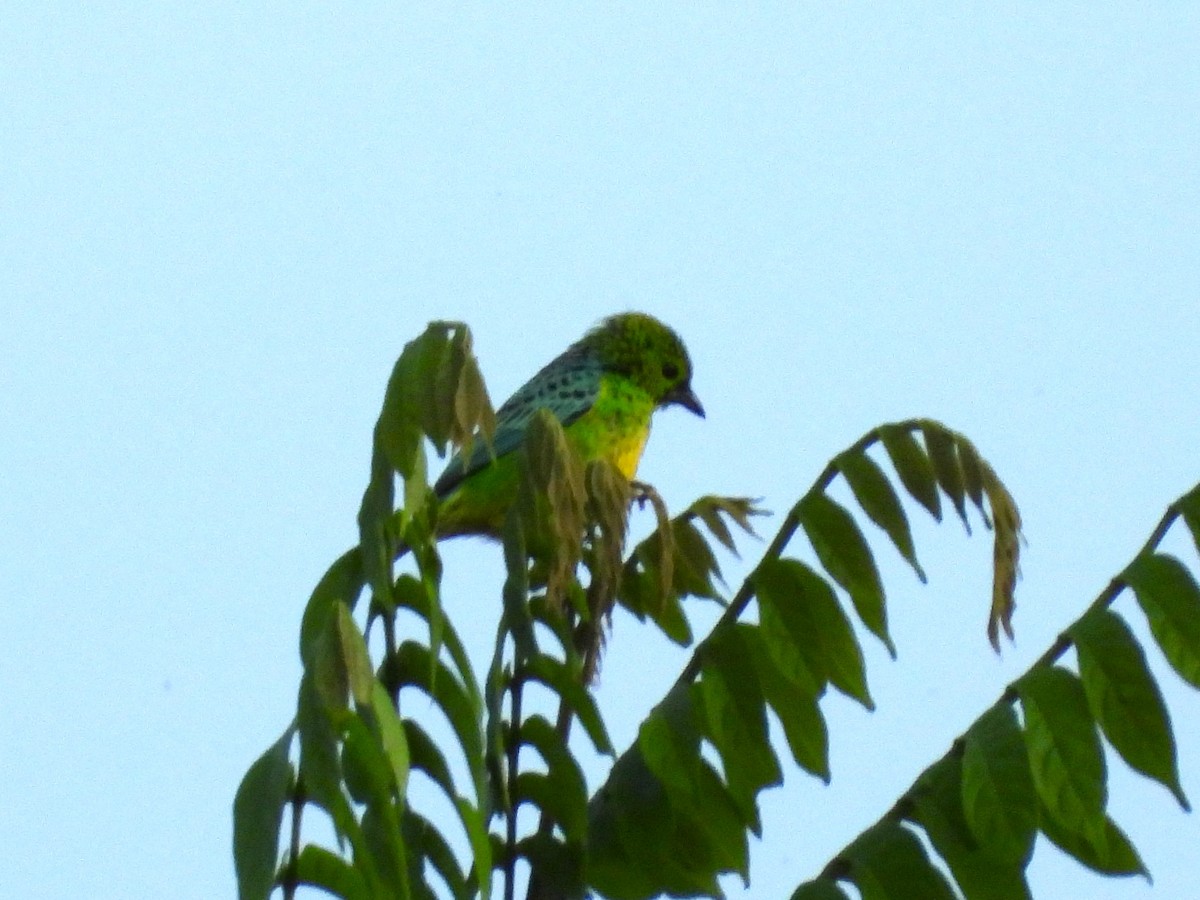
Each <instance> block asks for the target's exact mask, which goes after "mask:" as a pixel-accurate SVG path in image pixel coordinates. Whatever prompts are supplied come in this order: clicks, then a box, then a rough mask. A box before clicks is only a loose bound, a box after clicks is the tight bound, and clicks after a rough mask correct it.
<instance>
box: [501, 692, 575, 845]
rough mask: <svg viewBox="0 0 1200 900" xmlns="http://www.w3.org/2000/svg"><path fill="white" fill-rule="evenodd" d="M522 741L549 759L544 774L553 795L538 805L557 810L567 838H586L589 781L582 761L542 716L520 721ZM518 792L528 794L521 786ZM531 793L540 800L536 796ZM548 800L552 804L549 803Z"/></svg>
mask: <svg viewBox="0 0 1200 900" xmlns="http://www.w3.org/2000/svg"><path fill="white" fill-rule="evenodd" d="M521 741H522V743H525V744H529V745H530V746H532V747H534V748H536V749H537V751H538V753H539V754H540V755H541V757H542V760H543V761H544V762H545V763H546V775H545V776H544V777H545V780H546V786H547V788H548V789H549V791H550V793H551V794H552V795H553V796H552V798H551V799H550V800H549V801H542V802H539V804H538V805H539V806H541V807H542V808H543V809H550V810H551V811H552V812H553V813H554V815H555V821H556V822H557V823H558V824H559V825H560V826H561V827H562V829H563V833H564V834H565V835H566V836H567V838H568V840H578V841H583V840H584V839H585V838H586V836H587V782H586V781H585V780H584V777H583V771H582V770H581V769H580V768H579V763H578V762H576V760H575V757H574V756H572V755H571V753H570V751H569V750H568V749H567V746H566V744H565V743H563V739H562V738H561V737H560V736H559V735H558V733H557V732H556V731H555V730H554V726H552V725H551V724H550V723H549V722H548V721H546V719H545V718H543V717H542V716H537V715H535V716H530V717H529V718H528V719H526V720H525V721H524V722H522V723H521ZM522 774H529V773H522ZM519 778H520V776H518V779H519ZM516 795H517V797H518V798H520V797H522V796H525V795H523V794H522V793H521V790H520V788H519V787H518V789H517V792H516ZM529 796H530V799H534V800H535V801H536V800H537V797H535V796H533V795H529ZM548 802H549V803H550V804H551V805H549V806H547V803H548Z"/></svg>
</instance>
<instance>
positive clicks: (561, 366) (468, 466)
mask: <svg viewBox="0 0 1200 900" xmlns="http://www.w3.org/2000/svg"><path fill="white" fill-rule="evenodd" d="M671 404H678V405H679V406H682V407H684V408H685V409H689V410H691V411H692V412H693V413H695V414H696V415H698V416H700V417H701V418H703V416H704V407H703V406H701V404H700V400H699V399H698V398H697V397H696V395H695V394H694V393H693V392H692V363H691V360H690V359H689V358H688V354H687V349H686V348H685V347H684V346H683V341H681V340H680V339H679V335H677V334H676V333H675V332H674V331H672V330H671V329H670V328H668V327H667V326H666V325H664V324H663V323H662V322H660V321H658V320H657V319H655V318H654V317H652V316H648V315H646V314H644V313H634V312H630V313H622V314H620V315H615V316H612V317H610V318H608V319H605V320H604V321H603V322H601V323H600V324H599V325H597V326H596V327H595V328H593V329H592V330H591V331H589V332H588V333H587V334H585V335H584V336H583V337H582V338H581V339H580V340H578V341H576V342H575V343H574V344H572V345H571V346H570V347H568V348H567V350H566V351H565V352H564V353H562V354H561V355H560V356H558V357H557V358H556V359H554V360H553V361H552V362H551V363H550V364H549V365H547V366H546V367H545V368H543V369H542V370H541V371H540V372H538V373H537V374H536V375H534V376H533V378H531V379H530V380H529V381H528V382H527V383H526V384H525V385H524V386H523V387H522V388H521V389H520V390H518V391H517V392H516V393H515V394H513V395H512V396H511V397H510V398H509V399H508V400H507V401H505V403H504V405H503V406H501V407H500V410H499V412H498V413H497V421H496V433H495V436H494V438H493V441H492V449H491V450H489V448H488V447H486V446H482V445H480V444H476V446H475V447H474V448H473V450H472V451H471V453H470V454H469V455H468V456H465V457H464V455H463V454H462V453H458V454H456V455H455V456H454V457H453V458H452V459H451V460H450V462H449V464H448V465H447V466H446V470H445V471H444V472H443V473H442V475H441V477H440V478H438V480H437V483H436V484H435V485H434V492H435V493H436V494H437V496H438V498H439V499H440V500H441V510H440V513H439V516H438V528H437V531H438V534H439V536H441V537H453V536H456V535H466V534H478V535H489V536H492V537H497V536H499V534H500V533H501V529H502V528H503V525H504V518H505V515H506V514H507V512H508V509H509V507H510V506H511V505H512V504H513V501H514V500H515V498H516V495H517V488H518V483H519V469H518V461H517V455H516V453H514V452H513V451H515V450H517V449H518V448H519V447H520V446H521V441H522V439H523V438H524V436H525V429H526V428H527V426H528V425H529V421H530V419H531V418H532V416H533V414H534V412H535V411H537V410H538V409H548V410H549V411H550V412H551V413H553V414H554V416H555V417H556V418H557V419H558V420H559V422H561V423H562V425H563V432H564V434H565V435H566V437H567V440H568V441H569V442H570V443H571V445H572V446H573V447H574V449H575V450H576V451H577V452H578V453H579V456H580V458H581V459H582V460H583V462H584V463H585V464H586V463H589V462H592V461H594V460H601V459H606V460H608V461H609V462H610V463H612V464H613V465H614V466H616V467H617V469H618V470H620V472H621V473H622V474H623V475H624V476H625V477H626V478H629V479H632V478H633V477H634V474H635V473H636V471H637V466H638V462H639V461H640V459H641V457H642V450H643V449H644V448H645V446H646V439H647V438H648V437H649V435H650V417H651V415H652V414H653V413H654V411H655V410H656V409H659V408H660V407H663V406H669V405H671Z"/></svg>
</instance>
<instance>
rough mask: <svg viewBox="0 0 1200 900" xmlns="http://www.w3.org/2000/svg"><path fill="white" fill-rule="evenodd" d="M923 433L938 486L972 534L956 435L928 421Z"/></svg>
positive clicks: (922, 425) (924, 422)
mask: <svg viewBox="0 0 1200 900" xmlns="http://www.w3.org/2000/svg"><path fill="white" fill-rule="evenodd" d="M921 433H922V434H923V435H924V436H925V446H926V447H928V448H929V460H930V462H932V463H933V472H934V475H936V476H937V480H938V484H940V485H941V486H942V490H943V491H945V492H946V496H947V497H949V498H950V502H951V503H953V504H954V510H955V512H957V513H958V517H959V518H960V519H962V523H963V527H964V528H966V529H967V534H970V533H971V523H970V521H969V520H968V519H967V506H966V502H965V500H966V489H965V485H964V483H963V471H962V466H961V465H960V464H959V461H958V453H957V452H956V451H955V449H954V444H955V440H954V433H953V432H951V431H949V430H948V429H946V428H945V427H944V426H942V425H940V424H938V423H937V422H933V421H930V420H928V419H926V420H925V421H923V422H922V423H921Z"/></svg>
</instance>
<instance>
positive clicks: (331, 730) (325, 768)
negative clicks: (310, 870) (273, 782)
mask: <svg viewBox="0 0 1200 900" xmlns="http://www.w3.org/2000/svg"><path fill="white" fill-rule="evenodd" d="M296 705H297V713H296V724H297V726H298V727H299V730H300V774H301V776H302V777H303V779H304V790H305V792H306V793H307V794H308V796H309V797H311V798H312V799H313V801H314V802H316V803H317V804H319V805H320V806H321V807H322V808H323V809H325V810H326V811H327V812H328V813H329V814H330V816H332V817H333V820H334V826H335V828H336V829H337V830H338V833H339V835H341V834H345V831H346V829H347V828H348V827H349V822H348V821H347V816H346V815H345V811H346V809H347V806H346V804H345V798H344V796H343V794H342V761H341V757H340V755H339V745H340V742H341V726H340V724H339V725H338V726H337V727H335V726H334V724H333V721H332V720H331V716H333V715H337V717H338V720H339V722H340V721H342V720H343V719H344V717H345V716H348V715H349V713H348V712H346V711H344V710H342V711H336V710H330V709H329V707H327V706H326V705H325V703H324V702H323V701H322V700H321V698H320V697H319V696H318V695H317V690H316V688H315V687H314V685H313V679H312V674H311V673H305V675H304V677H303V678H302V679H301V680H300V696H299V698H298V700H297V704H296Z"/></svg>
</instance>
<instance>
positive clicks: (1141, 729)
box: [1070, 609, 1190, 810]
mask: <svg viewBox="0 0 1200 900" xmlns="http://www.w3.org/2000/svg"><path fill="white" fill-rule="evenodd" d="M1070 635H1071V637H1072V639H1073V640H1074V641H1075V647H1076V650H1077V652H1078V654H1079V676H1080V679H1081V680H1082V681H1083V689H1084V692H1085V693H1086V694H1087V700H1088V707H1089V708H1090V709H1091V711H1092V715H1093V716H1095V718H1096V721H1097V722H1099V723H1100V727H1101V728H1102V729H1103V730H1104V734H1105V736H1106V737H1107V738H1108V740H1109V743H1111V744H1112V745H1113V747H1114V748H1115V749H1116V751H1117V752H1118V753H1120V754H1121V758H1122V759H1124V760H1125V762H1127V763H1129V765H1130V767H1131V768H1133V769H1136V770H1137V771H1138V772H1141V773H1142V774H1143V775H1145V776H1147V777H1148V778H1153V779H1154V780H1155V781H1157V782H1159V783H1160V784H1162V785H1163V786H1164V787H1166V788H1167V789H1168V790H1170V791H1171V793H1173V794H1174V795H1175V799H1176V800H1178V801H1179V805H1180V806H1182V807H1183V808H1184V809H1185V810H1187V809H1189V808H1190V807H1189V806H1188V801H1187V797H1186V796H1185V795H1184V793H1183V787H1182V785H1180V783H1179V767H1178V763H1177V761H1176V757H1175V736H1174V734H1172V732H1171V720H1170V717H1169V716H1168V714H1167V706H1166V704H1165V703H1164V702H1163V698H1162V694H1161V693H1160V692H1159V690H1158V685H1157V684H1156V683H1155V681H1154V676H1153V675H1151V674H1150V669H1149V668H1148V667H1147V666H1146V657H1145V654H1143V653H1142V648H1141V647H1140V646H1138V643H1137V639H1136V638H1135V637H1134V636H1133V633H1132V632H1131V631H1130V630H1129V626H1128V625H1126V624H1125V620H1124V619H1122V618H1121V617H1120V616H1118V615H1117V614H1116V613H1113V612H1110V611H1109V610H1107V609H1100V610H1095V611H1093V612H1090V613H1088V614H1087V615H1086V616H1084V617H1083V618H1082V619H1081V620H1080V621H1079V622H1077V623H1076V624H1075V625H1074V626H1072V628H1071V630H1070Z"/></svg>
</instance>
